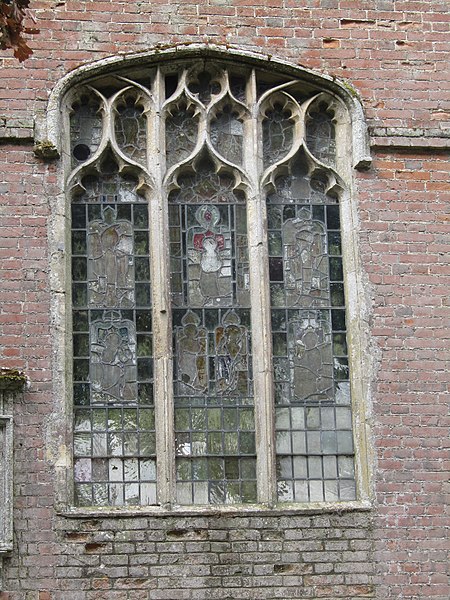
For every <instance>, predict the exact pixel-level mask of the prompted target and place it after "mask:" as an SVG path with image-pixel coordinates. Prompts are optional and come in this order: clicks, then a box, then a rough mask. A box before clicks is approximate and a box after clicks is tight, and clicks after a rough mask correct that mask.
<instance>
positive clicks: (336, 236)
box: [328, 231, 342, 255]
mask: <svg viewBox="0 0 450 600" xmlns="http://www.w3.org/2000/svg"><path fill="white" fill-rule="evenodd" d="M328 253H329V254H331V255H340V254H342V245H341V234H340V233H339V231H330V232H328Z"/></svg>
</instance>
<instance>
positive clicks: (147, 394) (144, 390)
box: [138, 383, 153, 404]
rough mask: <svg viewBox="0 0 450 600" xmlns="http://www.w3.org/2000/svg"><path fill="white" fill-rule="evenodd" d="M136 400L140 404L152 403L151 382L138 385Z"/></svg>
mask: <svg viewBox="0 0 450 600" xmlns="http://www.w3.org/2000/svg"><path fill="white" fill-rule="evenodd" d="M138 402H139V403H140V404H153V386H152V384H151V383H140V384H139V385H138Z"/></svg>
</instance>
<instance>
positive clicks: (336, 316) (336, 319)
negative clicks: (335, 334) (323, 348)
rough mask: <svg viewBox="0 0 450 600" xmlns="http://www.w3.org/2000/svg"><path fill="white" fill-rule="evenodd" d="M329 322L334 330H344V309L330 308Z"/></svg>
mask: <svg viewBox="0 0 450 600" xmlns="http://www.w3.org/2000/svg"><path fill="white" fill-rule="evenodd" d="M331 322H332V324H333V329H334V330H335V331H336V330H337V331H339V330H345V310H332V311H331Z"/></svg>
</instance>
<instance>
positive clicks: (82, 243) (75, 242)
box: [72, 231, 87, 255]
mask: <svg viewBox="0 0 450 600" xmlns="http://www.w3.org/2000/svg"><path fill="white" fill-rule="evenodd" d="M86 252H87V246H86V232H85V231H73V232H72V255H76V254H86Z"/></svg>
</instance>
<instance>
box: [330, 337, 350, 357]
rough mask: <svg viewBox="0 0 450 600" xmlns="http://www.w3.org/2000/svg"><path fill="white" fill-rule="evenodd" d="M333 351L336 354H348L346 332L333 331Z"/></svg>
mask: <svg viewBox="0 0 450 600" xmlns="http://www.w3.org/2000/svg"><path fill="white" fill-rule="evenodd" d="M333 353H334V355H335V356H346V355H347V354H348V350H347V338H346V335H345V333H333Z"/></svg>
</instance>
